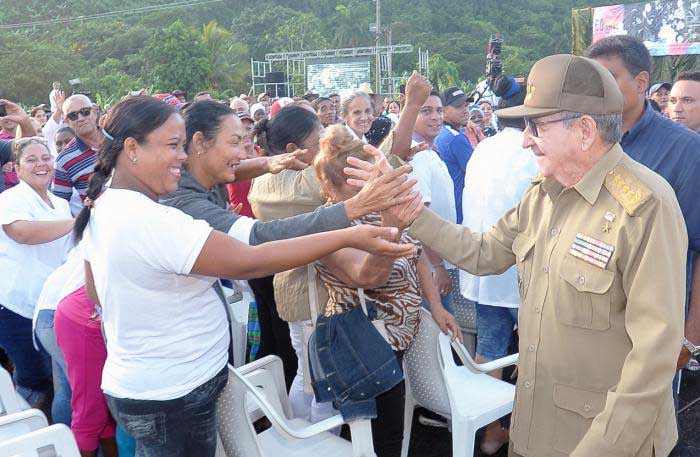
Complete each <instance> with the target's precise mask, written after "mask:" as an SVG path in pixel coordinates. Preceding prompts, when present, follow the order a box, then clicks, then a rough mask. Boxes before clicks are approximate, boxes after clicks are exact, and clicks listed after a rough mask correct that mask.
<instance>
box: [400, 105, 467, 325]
mask: <svg viewBox="0 0 700 457" xmlns="http://www.w3.org/2000/svg"><path fill="white" fill-rule="evenodd" d="M442 123H443V107H442V101H441V99H440V95H439V94H438V93H437V92H432V93H431V94H430V96H429V97H428V99H427V100H426V101H425V103H424V104H423V106H422V107H421V109H420V112H419V113H418V118H417V119H416V125H415V128H414V133H413V146H416V145H418V144H419V143H426V144H427V145H428V146H429V148H428V149H426V150H423V151H420V152H418V153H416V155H415V156H414V157H413V158H412V159H411V165H413V172H412V173H411V177H412V178H415V179H417V180H418V183H417V184H416V186H415V189H416V190H418V191H420V193H421V194H422V195H423V203H425V205H426V206H429V207H430V208H431V209H432V210H433V211H435V212H436V213H437V214H439V215H440V216H441V217H442V218H444V219H447V220H448V221H451V222H453V223H455V222H456V221H457V210H456V207H455V198H454V184H453V182H452V178H451V177H450V173H449V171H448V170H447V165H445V162H443V161H442V159H440V156H439V155H438V153H437V151H436V149H435V148H434V146H433V141H434V140H435V138H436V137H437V136H438V134H440V129H441V128H442ZM425 251H426V255H427V256H428V260H430V263H431V264H432V266H433V275H434V276H435V282H436V283H437V286H438V290H439V291H440V297H441V299H442V305H443V306H444V307H445V309H446V310H447V311H449V312H450V313H452V314H454V311H453V308H452V294H451V292H452V289H453V288H454V286H455V285H456V284H457V279H458V276H459V273H458V272H459V270H457V268H456V267H455V266H454V265H451V264H449V263H447V262H446V261H444V260H443V259H442V258H441V257H440V256H439V255H438V254H436V253H435V252H433V251H432V250H431V249H429V248H427V247H426V248H425Z"/></svg>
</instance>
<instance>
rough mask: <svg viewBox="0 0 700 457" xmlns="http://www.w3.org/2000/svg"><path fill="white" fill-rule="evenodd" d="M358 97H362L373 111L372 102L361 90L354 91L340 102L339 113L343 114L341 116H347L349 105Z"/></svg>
mask: <svg viewBox="0 0 700 457" xmlns="http://www.w3.org/2000/svg"><path fill="white" fill-rule="evenodd" d="M358 97H364V98H365V99H366V100H367V101H368V102H369V104H370V105H371V106H372V110H374V103H373V102H372V99H371V98H370V96H369V95H367V94H366V93H364V92H362V91H361V90H356V91H354V92H352V93H350V94H348V95H346V96H345V97H343V101H341V102H340V112H341V113H342V114H343V116H345V115H347V114H348V112H349V111H350V103H352V102H353V101H354V100H355V99H356V98H358Z"/></svg>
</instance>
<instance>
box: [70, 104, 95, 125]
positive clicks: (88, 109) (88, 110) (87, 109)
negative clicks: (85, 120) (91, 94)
mask: <svg viewBox="0 0 700 457" xmlns="http://www.w3.org/2000/svg"><path fill="white" fill-rule="evenodd" d="M91 112H92V107H90V106H86V107H85V108H81V109H79V110H78V111H73V112H72V113H68V114H66V117H67V118H68V119H69V120H71V121H77V120H78V117H79V116H80V115H81V114H82V115H83V117H88V116H89V115H90V113H91Z"/></svg>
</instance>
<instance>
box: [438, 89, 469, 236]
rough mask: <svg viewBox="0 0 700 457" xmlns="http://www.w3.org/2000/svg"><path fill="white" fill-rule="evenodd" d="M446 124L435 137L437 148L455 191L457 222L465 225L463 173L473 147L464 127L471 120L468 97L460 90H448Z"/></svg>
mask: <svg viewBox="0 0 700 457" xmlns="http://www.w3.org/2000/svg"><path fill="white" fill-rule="evenodd" d="M442 104H443V106H444V116H445V124H444V125H443V126H442V129H441V130H440V134H439V135H438V136H437V138H435V141H434V146H435V147H436V148H437V152H438V154H439V155H440V158H441V159H442V161H443V162H445V165H447V171H448V172H449V173H450V177H451V178H452V182H453V184H454V188H455V207H456V209H457V223H458V224H461V223H462V193H463V191H464V174H465V173H466V171H467V162H468V161H469V159H470V158H471V156H472V152H473V148H472V145H471V143H469V139H468V138H467V136H466V135H465V134H464V132H463V131H462V127H464V126H465V125H467V122H468V121H469V108H468V106H467V105H468V101H467V96H466V95H465V93H464V91H462V89H460V88H459V87H451V88H449V89H447V90H446V91H445V93H444V95H443V100H442Z"/></svg>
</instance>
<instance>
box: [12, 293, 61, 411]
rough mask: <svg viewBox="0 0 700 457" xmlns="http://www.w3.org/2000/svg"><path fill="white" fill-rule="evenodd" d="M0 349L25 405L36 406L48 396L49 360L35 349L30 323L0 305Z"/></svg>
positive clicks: (49, 381)
mask: <svg viewBox="0 0 700 457" xmlns="http://www.w3.org/2000/svg"><path fill="white" fill-rule="evenodd" d="M0 347H2V348H3V349H4V350H5V352H7V355H8V356H9V357H10V360H11V361H12V364H13V365H14V367H15V372H14V374H13V379H14V381H15V384H16V385H17V392H19V394H20V395H22V397H24V399H25V400H27V403H29V404H30V405H33V406H36V405H39V404H40V403H42V402H43V401H44V400H45V398H46V395H48V394H49V393H50V392H51V357H49V355H48V354H47V353H46V351H43V350H39V351H37V350H36V349H34V343H33V341H32V320H31V319H27V318H26V317H22V316H20V315H19V314H17V313H14V312H12V311H10V310H9V309H7V308H5V307H4V306H2V305H0Z"/></svg>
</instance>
